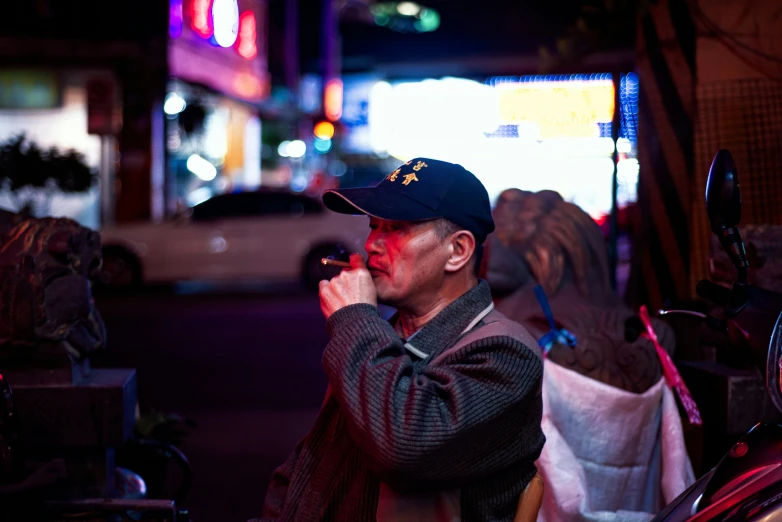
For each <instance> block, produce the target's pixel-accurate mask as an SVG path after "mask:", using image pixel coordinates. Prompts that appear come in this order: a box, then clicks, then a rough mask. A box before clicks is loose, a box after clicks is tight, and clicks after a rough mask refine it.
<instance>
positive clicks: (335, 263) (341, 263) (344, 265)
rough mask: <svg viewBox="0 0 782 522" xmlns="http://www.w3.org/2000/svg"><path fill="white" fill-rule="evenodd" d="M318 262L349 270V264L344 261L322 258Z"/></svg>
mask: <svg viewBox="0 0 782 522" xmlns="http://www.w3.org/2000/svg"><path fill="white" fill-rule="evenodd" d="M320 262H321V264H323V265H326V266H340V267H342V268H350V263H347V262H345V261H337V260H336V259H329V258H328V257H324V258H323V259H321V260H320Z"/></svg>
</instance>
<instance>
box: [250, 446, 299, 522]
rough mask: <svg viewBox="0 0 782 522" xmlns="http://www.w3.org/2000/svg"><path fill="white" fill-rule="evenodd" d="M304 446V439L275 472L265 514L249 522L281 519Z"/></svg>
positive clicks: (264, 508)
mask: <svg viewBox="0 0 782 522" xmlns="http://www.w3.org/2000/svg"><path fill="white" fill-rule="evenodd" d="M303 444H304V439H302V440H301V441H300V442H299V443H298V444H297V445H296V448H295V449H294V450H293V452H292V453H291V454H290V456H289V457H288V460H286V461H285V463H284V464H283V465H282V466H280V467H278V468H277V469H275V470H274V473H273V474H272V478H271V481H270V482H269V487H268V488H267V489H266V498H265V500H264V503H263V514H262V515H261V518H260V519H253V520H250V521H248V522H273V521H275V520H278V519H279V518H280V515H281V513H282V510H283V508H284V507H285V499H286V498H287V496H288V486H290V482H291V475H292V474H293V468H294V467H295V466H296V461H297V460H298V457H299V453H301V448H302V446H303Z"/></svg>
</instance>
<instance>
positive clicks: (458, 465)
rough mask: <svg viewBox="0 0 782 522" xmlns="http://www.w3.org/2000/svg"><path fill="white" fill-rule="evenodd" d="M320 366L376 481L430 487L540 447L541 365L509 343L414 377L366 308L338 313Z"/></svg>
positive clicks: (456, 357) (488, 343)
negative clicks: (536, 429)
mask: <svg viewBox="0 0 782 522" xmlns="http://www.w3.org/2000/svg"><path fill="white" fill-rule="evenodd" d="M327 328H328V330H329V334H330V336H331V341H330V342H329V344H328V346H327V347H326V351H325V353H324V356H323V365H324V368H325V371H326V373H327V375H328V377H329V380H330V382H331V385H332V388H333V391H334V394H335V397H336V398H337V400H338V401H339V403H340V405H341V406H342V411H343V414H344V415H345V417H346V421H347V422H346V424H347V427H348V430H349V431H350V433H351V436H352V438H353V439H354V441H355V443H356V444H357V445H358V446H359V447H360V449H361V450H362V451H363V452H364V454H365V455H366V456H367V457H368V458H369V460H370V462H371V464H372V465H373V467H374V471H375V472H376V473H378V475H380V477H381V478H383V479H384V480H387V481H389V482H396V483H399V484H409V485H415V484H426V485H427V486H430V487H439V486H441V485H447V484H453V483H464V482H466V481H470V480H472V479H479V478H481V477H484V476H487V475H490V474H493V473H496V472H497V471H499V470H501V469H505V468H507V467H508V466H511V465H513V464H514V463H515V462H517V461H518V460H519V459H520V458H522V456H524V457H526V456H528V454H529V450H528V449H527V448H529V447H531V446H534V445H536V444H538V443H539V441H538V440H534V441H526V440H524V436H523V435H522V434H529V433H530V430H529V429H524V427H525V425H527V424H529V423H537V424H538V426H539V424H540V411H541V406H540V402H541V399H540V394H539V389H540V382H541V378H542V374H543V373H542V372H543V366H542V363H541V361H540V359H539V358H538V357H537V356H536V355H535V354H534V353H533V352H532V351H531V350H530V349H529V348H527V347H526V346H524V345H523V344H522V343H521V342H519V341H517V340H515V339H513V338H512V337H509V336H493V337H487V338H483V339H479V340H477V341H475V342H473V343H471V344H469V345H467V346H465V347H464V348H461V349H460V350H459V351H458V352H457V353H455V354H453V355H451V356H449V357H446V358H445V359H444V360H443V361H440V362H438V363H433V364H430V365H428V366H426V367H424V368H423V369H420V370H414V367H413V361H412V359H411V358H410V356H409V355H408V354H407V353H406V351H405V348H404V346H403V344H402V342H401V340H400V339H399V337H398V336H397V335H396V333H395V332H394V329H393V327H391V325H390V324H388V323H387V322H386V321H384V320H383V319H382V318H381V317H380V316H379V313H378V311H377V309H376V308H375V307H373V306H371V305H366V304H358V305H351V306H348V307H345V308H342V309H340V310H338V311H337V312H336V313H334V314H333V315H332V316H331V317H330V318H329V320H328V322H327Z"/></svg>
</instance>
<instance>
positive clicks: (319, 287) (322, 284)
mask: <svg viewBox="0 0 782 522" xmlns="http://www.w3.org/2000/svg"><path fill="white" fill-rule="evenodd" d="M328 284H329V281H328V279H323V280H322V281H321V282H320V283H318V289H319V290H323V288H324V287H325V286H327V285H328Z"/></svg>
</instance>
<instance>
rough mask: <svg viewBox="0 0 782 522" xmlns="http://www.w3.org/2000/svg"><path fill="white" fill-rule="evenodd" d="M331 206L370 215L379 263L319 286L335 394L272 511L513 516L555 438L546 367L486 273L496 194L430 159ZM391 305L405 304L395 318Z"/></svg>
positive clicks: (342, 194)
mask: <svg viewBox="0 0 782 522" xmlns="http://www.w3.org/2000/svg"><path fill="white" fill-rule="evenodd" d="M323 201H324V203H325V204H326V206H327V207H329V208H330V209H331V210H334V211H336V212H341V213H348V214H366V215H368V216H369V227H370V232H369V237H368V238H367V242H366V245H365V248H366V252H367V262H366V265H365V264H364V261H363V259H362V257H361V256H360V255H357V254H356V255H353V256H351V260H350V262H351V268H350V269H345V270H343V272H342V273H341V274H340V275H338V276H337V277H335V278H333V279H331V281H321V282H320V303H321V309H322V311H323V314H324V315H325V317H326V328H327V330H328V333H329V336H330V338H331V340H330V342H329V344H328V346H327V347H326V350H325V352H324V354H323V367H324V369H325V371H326V374H327V376H328V378H329V383H330V386H329V391H328V392H327V395H326V399H325V401H324V403H323V406H322V408H321V411H320V414H319V416H318V418H317V420H316V421H315V425H314V426H313V428H312V430H311V431H310V433H309V434H308V435H307V436H306V437H305V438H304V440H302V441H301V442H300V443H299V445H298V446H297V447H296V449H295V450H294V452H293V454H292V455H291V457H290V458H289V459H288V461H287V462H286V463H285V464H284V465H283V466H282V467H280V468H279V469H278V470H276V471H275V474H274V476H273V477H272V482H271V484H270V486H269V490H268V492H267V496H266V502H265V506H264V512H263V517H262V520H269V521H271V520H284V521H306V522H313V521H320V520H328V521H345V522H363V521H378V522H402V521H419V520H420V521H427V522H428V521H440V520H443V521H448V522H458V521H461V522H470V521H481V522H486V521H510V520H512V518H513V516H514V513H515V510H516V507H517V504H518V499H519V495H520V493H521V491H522V490H523V488H524V487H525V486H526V485H527V483H528V482H529V480H530V479H531V478H532V477H533V476H534V475H535V471H536V470H535V466H534V462H535V460H536V459H537V458H538V456H539V454H540V451H541V448H542V447H543V443H544V440H545V438H544V436H543V433H542V431H541V428H540V423H541V410H542V405H541V398H540V385H541V378H542V372H543V366H542V362H541V359H540V355H539V352H538V348H537V345H536V343H535V341H534V340H533V339H532V338H531V337H530V335H529V334H528V333H527V332H526V330H524V329H523V328H522V327H521V326H520V325H518V324H517V323H513V322H512V321H510V320H508V319H507V318H505V317H504V316H502V315H501V314H499V313H498V312H496V311H494V310H493V304H492V299H491V295H490V292H489V288H488V286H487V285H486V283H485V282H483V281H480V282H479V280H478V279H477V277H476V275H475V274H476V268H477V265H478V263H479V262H480V260H479V259H478V258H479V254H478V251H479V250H480V245H481V244H482V243H483V241H484V240H485V239H486V236H487V235H488V234H490V233H491V232H492V231H493V230H494V222H493V220H492V216H491V208H490V204H489V197H488V194H487V192H486V189H485V188H484V187H483V185H482V184H481V183H480V181H478V179H477V178H476V177H475V176H474V175H473V174H472V173H470V172H468V171H467V170H465V169H464V168H463V167H461V166H459V165H454V164H451V163H446V162H443V161H438V160H434V159H428V158H416V159H414V160H411V161H409V162H407V163H405V164H404V165H402V166H401V167H399V168H398V169H396V170H395V171H393V172H392V173H391V174H389V175H388V177H386V178H385V179H384V180H383V181H382V182H381V183H380V184H378V185H377V186H376V187H372V188H353V189H340V190H329V191H326V193H325V194H324V196H323ZM378 302H381V303H385V304H388V305H391V306H393V307H395V308H396V309H397V312H398V313H397V314H396V315H395V316H394V317H393V318H392V319H391V320H390V321H385V320H383V319H382V318H381V317H380V314H379V312H378V308H377V303H378Z"/></svg>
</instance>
